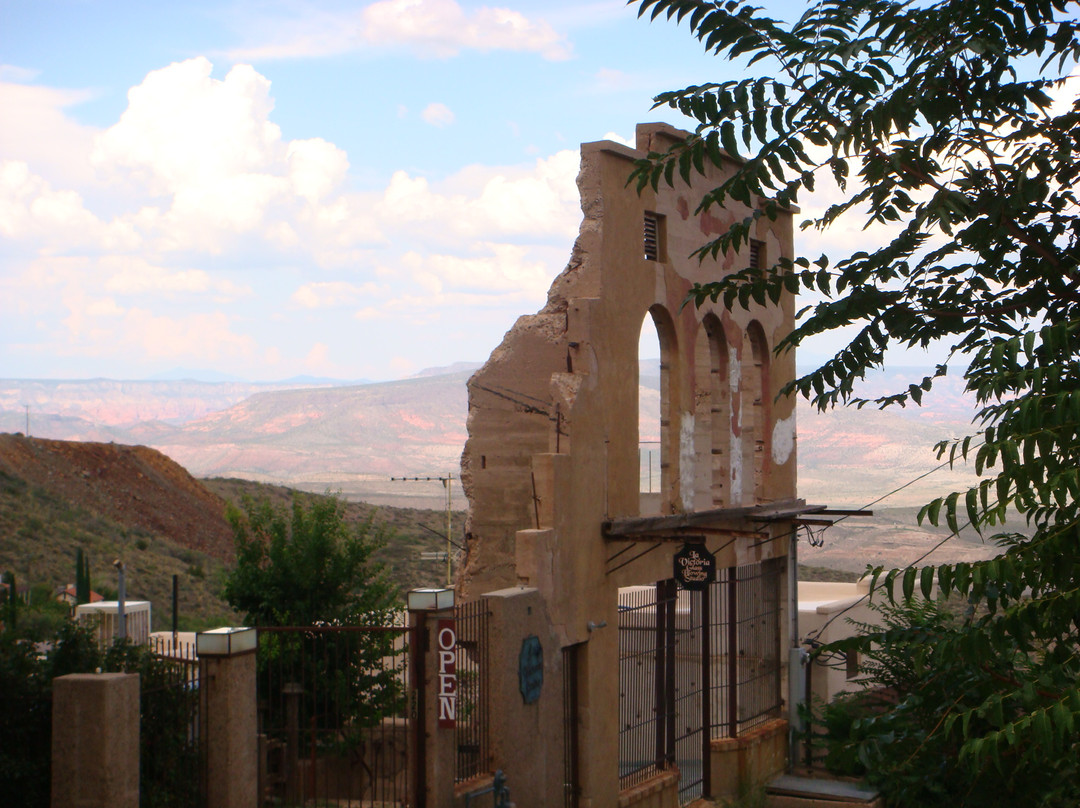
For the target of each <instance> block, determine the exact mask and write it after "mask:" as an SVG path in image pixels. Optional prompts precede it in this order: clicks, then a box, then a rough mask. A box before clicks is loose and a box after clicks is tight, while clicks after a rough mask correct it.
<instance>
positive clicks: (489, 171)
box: [378, 149, 581, 240]
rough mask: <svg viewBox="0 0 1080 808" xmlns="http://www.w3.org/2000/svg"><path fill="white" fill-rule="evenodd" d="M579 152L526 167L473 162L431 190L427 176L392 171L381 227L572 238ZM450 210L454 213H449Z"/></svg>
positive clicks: (576, 217) (381, 209) (472, 234)
mask: <svg viewBox="0 0 1080 808" xmlns="http://www.w3.org/2000/svg"><path fill="white" fill-rule="evenodd" d="M579 165H580V157H579V154H578V152H577V151H571V150H569V149H568V150H565V151H560V152H558V153H556V154H554V155H552V156H551V157H548V158H543V159H539V160H537V161H536V162H535V163H534V164H533V165H532V166H531V167H528V168H514V169H508V168H491V167H480V166H473V167H470V168H468V169H465V170H463V171H462V172H460V173H458V174H456V175H454V176H453V177H450V178H449V179H447V180H446V181H444V182H442V183H440V184H439V186H438V187H437V188H433V187H432V186H431V184H430V183H429V182H428V181H427V179H425V178H423V177H413V176H410V175H409V174H408V173H407V172H405V171H398V172H395V173H394V175H393V176H392V177H391V180H390V184H389V186H388V187H387V188H386V191H385V192H384V194H383V197H382V202H381V205H380V207H379V211H378V212H379V217H380V221H381V222H382V226H383V228H384V229H386V230H389V229H390V228H391V227H394V226H395V225H396V226H402V225H408V226H416V225H417V224H419V223H423V222H430V223H432V224H435V223H438V227H439V229H441V230H442V231H444V232H450V233H453V234H456V235H459V236H465V237H468V238H475V237H477V236H480V235H482V234H487V235H488V236H489V237H490V236H494V235H501V236H504V237H509V236H514V235H516V236H522V235H527V236H528V237H529V238H531V239H544V238H549V239H550V238H552V237H557V238H559V239H561V240H562V239H567V238H573V236H574V234H575V233H576V232H577V227H578V224H579V222H580V220H581V213H580V209H579V207H578V191H577V172H578V168H579ZM448 210H452V211H454V215H453V217H447V215H446V212H447V211H448Z"/></svg>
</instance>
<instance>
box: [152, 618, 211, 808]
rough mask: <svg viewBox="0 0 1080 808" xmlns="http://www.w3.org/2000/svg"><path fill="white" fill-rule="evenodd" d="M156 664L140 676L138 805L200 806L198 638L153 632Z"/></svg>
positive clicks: (202, 764)
mask: <svg viewBox="0 0 1080 808" xmlns="http://www.w3.org/2000/svg"><path fill="white" fill-rule="evenodd" d="M149 652H150V654H151V656H152V660H153V664H151V665H149V666H144V667H143V669H142V671H141V681H140V697H139V701H140V704H139V709H140V726H139V747H140V749H139V806H140V808H199V806H202V805H203V804H204V802H205V789H204V783H205V778H204V776H203V772H204V769H205V761H204V760H203V756H202V752H201V750H200V744H199V661H198V658H197V656H196V653H195V644H194V643H177V644H174V643H173V642H172V638H171V637H151V638H150V645H149Z"/></svg>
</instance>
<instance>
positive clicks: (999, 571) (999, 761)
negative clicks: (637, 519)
mask: <svg viewBox="0 0 1080 808" xmlns="http://www.w3.org/2000/svg"><path fill="white" fill-rule="evenodd" d="M636 5H638V7H639V13H641V14H648V15H651V16H652V17H653V18H656V17H661V16H667V17H668V18H671V19H674V20H677V21H680V22H685V23H687V24H689V26H690V28H691V30H692V31H693V33H694V35H695V36H696V37H697V38H698V39H699V40H700V41H701V42H702V43H704V45H705V47H706V48H707V49H708V50H710V51H712V52H713V53H715V54H716V55H718V56H721V57H725V58H729V59H731V60H739V59H745V60H746V61H747V62H748V63H749V65H750V66H754V67H755V69H759V68H760V66H762V65H765V64H767V65H768V67H767V68H766V69H765V70H764V71H763V72H762V74H761V75H758V76H752V77H749V78H745V79H734V80H730V81H723V82H718V83H710V84H702V85H699V86H694V87H688V88H686V89H684V90H680V91H675V92H670V93H664V94H663V95H661V96H659V97H658V98H657V104H658V105H669V106H671V107H673V108H675V109H678V110H680V111H682V112H683V113H685V114H686V115H687V116H689V117H690V118H691V119H693V120H694V122H695V124H696V128H695V131H694V133H693V135H692V136H691V137H690V138H689V139H688V140H687V141H686V142H684V143H680V144H678V145H676V146H674V147H672V149H671V150H670V151H668V152H666V153H662V154H653V155H650V156H649V158H648V159H647V160H643V161H642V162H640V163H639V164H638V166H637V168H636V170H635V174H634V177H633V178H632V179H634V180H636V182H637V183H638V186H639V187H641V188H644V187H646V186H647V185H649V184H650V183H651V184H652V185H654V186H656V185H658V184H659V183H660V182H673V181H674V179H675V177H676V176H678V175H682V176H683V177H689V176H690V175H691V174H692V173H695V172H703V171H704V170H705V168H706V166H710V165H715V166H721V167H722V169H723V170H722V173H721V176H722V178H723V179H722V181H721V183H720V185H718V186H717V187H716V188H714V189H712V190H711V191H710V192H708V193H707V194H706V195H705V197H704V199H703V200H702V202H701V205H700V207H699V208H698V211H697V212H699V213H700V212H702V211H706V210H708V209H710V208H712V207H714V206H722V205H724V204H725V203H726V202H727V201H728V200H735V201H741V202H744V203H746V204H747V205H749V206H750V207H751V208H752V209H754V213H753V214H752V215H750V216H748V217H747V218H746V219H745V220H744V221H738V222H735V223H734V224H733V225H732V227H731V228H730V229H729V230H728V231H727V232H725V233H723V234H721V235H720V236H719V237H718V238H716V239H715V240H713V241H711V242H709V243H708V244H705V245H704V246H702V247H701V249H700V250H699V251H698V253H697V254H698V255H699V256H701V257H702V258H703V259H706V258H713V257H716V256H718V255H721V254H723V255H732V254H733V253H735V252H737V251H739V250H740V247H742V246H744V245H745V244H746V243H747V241H748V239H750V238H757V237H759V232H760V231H759V227H763V225H764V224H765V223H764V222H763V219H768V218H774V217H776V216H777V215H778V214H779V212H780V211H781V210H784V209H787V208H789V207H790V206H792V205H794V204H796V203H798V202H799V201H800V196H805V194H806V192H808V191H813V190H814V187H815V184H816V182H817V180H818V179H819V178H821V177H822V176H824V177H827V178H829V179H830V180H831V181H832V182H833V183H834V185H835V191H834V192H833V196H832V198H831V200H830V203H829V204H828V206H827V207H825V208H824V209H823V210H822V212H820V213H819V214H818V215H817V216H816V217H815V218H813V219H811V220H810V221H808V222H806V223H804V225H803V226H804V227H810V228H815V229H820V230H827V229H829V228H830V227H834V226H836V225H838V224H856V225H863V226H865V225H882V226H885V227H888V228H891V231H890V234H889V237H888V239H887V243H884V244H883V245H882V246H881V247H880V248H877V249H867V248H865V241H860V242H858V243H857V244H852V245H851V248H850V251H848V250H844V249H843V247H840V248H838V249H840V250H841V254H840V255H833V256H830V255H821V256H819V257H817V258H816V259H813V260H811V259H810V258H808V257H804V256H796V257H795V258H794V259H789V258H780V259H779V260H775V261H773V262H772V265H771V266H769V267H766V268H764V269H760V268H757V267H745V268H742V269H737V270H736V271H734V272H732V273H730V274H728V275H725V276H723V277H718V278H716V280H715V281H712V282H708V283H704V284H702V285H700V286H698V287H697V288H695V289H694V290H693V291H692V292H691V295H690V299H691V300H697V301H704V300H707V299H711V300H714V301H715V300H723V301H724V302H725V303H726V304H727V305H729V306H747V305H749V304H750V302H751V301H754V302H757V303H764V302H765V301H768V300H772V301H774V302H775V301H778V300H779V299H780V298H781V296H783V295H784V294H789V293H796V292H799V291H807V292H810V293H812V294H814V295H815V296H817V298H818V300H819V301H820V302H816V303H814V304H813V305H810V306H807V307H806V308H804V309H803V310H802V311H801V312H800V314H799V318H798V321H797V324H796V327H795V329H794V330H793V331H792V333H791V334H789V335H788V336H786V337H784V338H783V339H782V340H781V341H780V344H779V345H778V350H779V351H783V350H787V349H789V348H793V347H795V346H798V345H800V344H801V343H803V342H804V341H805V340H807V339H809V338H811V337H814V336H817V335H820V334H824V333H827V332H830V331H834V330H836V329H841V328H843V329H847V333H848V334H849V335H851V336H850V339H848V341H847V343H846V344H845V345H844V346H843V347H842V348H840V350H838V351H837V352H836V354H835V355H834V356H833V358H832V359H830V360H829V361H827V362H826V363H825V364H824V365H822V366H821V367H820V368H818V369H816V370H814V371H812V372H810V373H808V374H806V375H804V376H802V377H801V378H799V379H796V380H794V381H793V382H792V383H791V384H789V385H788V386H787V387H786V389H785V391H784V392H785V393H799V394H802V395H804V396H806V397H807V398H809V399H810V400H811V401H812V402H813V403H814V404H815V405H817V406H818V407H821V408H826V407H830V406H833V405H837V404H854V405H856V406H863V405H866V404H873V405H876V406H880V407H885V406H890V405H896V404H899V405H906V404H907V403H914V404H919V403H920V401H921V400H922V398H923V396H924V395H930V394H931V391H932V389H933V386H934V382H935V379H937V378H940V377H941V376H944V375H946V374H947V373H949V372H950V368H952V369H953V370H954V371H955V370H956V369H957V368H961V369H962V370H961V372H962V374H963V377H964V379H965V381H966V386H967V390H968V391H970V392H971V394H972V395H973V397H974V398H975V400H976V402H977V414H976V416H975V421H974V423H975V426H974V428H973V430H972V434H971V435H970V436H967V437H964V438H961V439H958V440H956V441H955V442H947V443H944V444H941V445H939V447H938V450H939V452H940V453H941V455H942V456H945V457H948V458H949V459H950V460H959V459H962V458H963V459H968V460H970V461H972V462H973V464H974V467H975V471H976V473H978V474H979V475H980V477H981V479H980V480H979V482H978V484H977V485H975V486H973V487H972V488H971V489H970V490H967V491H958V492H953V493H950V494H947V495H945V496H943V497H941V498H939V499H936V500H934V501H933V502H932V503H930V504H929V505H928V506H927V507H926V508H925V509H924V510H923V511H922V513H921V514H920V517H921V518H925V519H929V520H930V521H931V522H933V523H935V524H937V523H938V521H939V520H941V521H944V522H946V523H947V524H948V525H949V527H950V528H951V529H952V530H953V531H956V530H957V529H958V528H959V527H960V522H961V520H962V519H964V518H965V517H966V519H967V520H968V521H970V523H971V524H972V525H973V526H974V527H975V528H976V529H978V530H980V531H982V532H985V533H991V534H992V533H994V531H995V528H996V529H997V530H1000V529H1001V528H1000V527H999V526H1000V525H1001V524H1002V522H1003V520H1004V517H1005V514H1006V511H1007V509H1009V508H1014V509H1015V510H1016V511H1018V512H1019V513H1020V514H1021V515H1023V516H1024V517H1025V518H1026V519H1027V520H1028V523H1029V527H1030V529H1031V535H1030V536H1023V535H1020V534H1006V535H999V536H997V537H996V539H997V541H998V542H999V545H1000V552H999V554H998V555H997V557H995V558H993V559H991V560H988V561H981V562H976V563H957V564H940V565H937V566H932V567H924V568H916V567H914V566H912V567H909V568H906V569H904V570H893V571H890V572H885V571H884V570H880V569H879V570H875V572H874V574H875V582H880V581H879V578H880V577H881V576H884V583H885V585H886V586H887V588H888V590H889V593H890V596H892V594H893V587H894V585H898V588H899V590H900V593H899V594H900V595H902V599H903V600H907V601H910V599H911V598H912V597H913V596H914V594H915V593H916V591H921V592H922V593H923V594H924V595H925V596H929V595H930V594H931V593H932V591H933V590H934V589H935V588H936V589H937V590H938V591H939V592H940V593H942V594H945V595H949V594H954V593H955V594H958V595H960V596H961V597H963V598H966V599H968V600H969V601H971V602H972V604H973V605H975V606H978V607H979V609H978V611H977V612H975V614H976V615H977V616H973V617H972V619H970V620H967V621H963V622H961V623H960V624H959V625H957V626H956V627H955V628H952V629H950V630H947V631H940V632H939V633H935V634H934V635H933V643H934V646H935V647H934V649H933V656H932V658H927V659H926V662H927V664H928V665H931V667H929V668H928V669H927V674H926V678H925V680H923V681H922V682H921V686H920V687H919V688H918V689H917V690H915V691H912V692H910V693H907V694H906V695H905V696H904V698H903V700H902V701H901V702H900V703H899V704H898V705H897V708H896V710H895V711H894V712H895V713H896V715H897V716H899V718H896V719H889V720H895V721H899V720H901V719H902V718H904V717H912V718H911V720H912V724H911V727H912V728H914V727H916V726H921V727H922V728H923V729H922V731H924V732H925V733H926V737H925V738H923V739H919V740H918V741H917V742H915V743H914V745H913V746H908V747H905V746H904V745H903V744H899V743H895V742H893V743H889V744H884V745H882V747H881V756H880V758H877V759H876V760H875V762H874V765H875V766H877V767H879V768H880V769H881V770H884V771H902V770H904V766H905V765H906V761H907V759H908V757H910V756H911V754H913V753H915V752H916V751H918V753H919V754H920V755H921V753H922V752H921V750H924V749H927V748H937V749H939V750H943V753H944V754H948V755H950V756H951V761H950V762H946V761H942V760H934V759H929V760H928V763H937V764H938V765H928V766H927V768H926V769H925V770H924V771H923V772H922V773H921V776H922V778H923V779H924V780H925V781H926V782H925V783H924V784H923V786H922V787H923V794H924V796H923V797H922V799H923V801H922V802H921V803H906V804H922V805H941V804H946V803H949V802H952V803H955V802H956V800H957V796H956V795H955V793H954V791H953V788H954V786H953V784H952V782H951V781H950V779H949V778H952V777H953V776H954V773H960V775H962V776H960V781H961V782H964V783H966V784H967V787H968V791H967V792H966V795H967V796H963V795H961V796H962V797H963V799H962V803H965V804H966V803H967V802H969V801H970V802H971V804H977V803H976V802H975V800H974V795H976V794H978V795H979V799H980V800H982V804H985V805H990V806H993V805H1010V806H1011V805H1014V804H1016V799H1017V795H1019V794H1023V795H1024V796H1023V802H1024V804H1025V805H1031V806H1043V805H1045V806H1050V805H1077V804H1080V778H1077V763H1076V762H1077V760H1078V759H1080V732H1078V729H1080V688H1078V684H1077V682H1078V678H1080V653H1078V648H1080V585H1078V582H1080V199H1078V197H1077V194H1076V191H1075V188H1076V185H1077V181H1078V180H1080V103H1078V102H1077V99H1076V96H1075V85H1070V84H1069V83H1067V82H1066V78H1067V77H1068V76H1069V75H1070V74H1071V73H1072V72H1073V71H1074V70H1075V69H1076V66H1077V63H1078V62H1080V36H1078V34H1080V23H1078V21H1077V20H1076V18H1075V10H1076V9H1075V4H1074V3H1071V2H1068V1H1067V0H930V1H929V2H921V3H909V2H902V1H901V0H818V2H814V3H812V4H810V5H808V6H807V7H806V9H805V11H804V12H803V14H802V16H801V17H799V19H798V20H796V21H795V22H793V23H791V24H788V23H785V22H782V21H778V20H776V19H773V18H771V17H770V16H768V15H767V13H765V11H764V10H762V9H760V8H757V7H755V6H752V5H750V4H749V3H747V2H743V1H742V0H730V1H727V2H712V0H636ZM761 198H765V199H766V200H767V201H765V202H764V203H762V204H760V205H759V204H758V201H757V200H759V199H761ZM739 254H740V255H743V256H745V255H746V254H747V251H745V250H743V251H741V252H739ZM774 258H775V256H774ZM937 343H944V346H945V347H946V348H947V349H948V352H949V353H948V355H949V359H948V360H947V361H944V362H942V363H941V364H940V365H938V366H937V368H936V370H935V371H934V372H933V373H932V374H930V375H928V376H927V377H926V378H924V379H923V380H922V381H921V383H919V384H913V385H910V386H909V387H908V388H907V389H905V390H899V391H897V392H896V393H895V394H893V395H889V396H885V397H882V398H880V399H876V400H873V401H868V400H866V399H865V398H862V397H860V395H859V382H860V380H861V379H863V378H864V376H865V374H866V372H867V371H868V370H870V369H873V368H877V367H880V366H882V365H883V364H884V362H885V358H886V350H887V349H888V348H889V347H891V346H897V345H899V346H905V347H925V346H928V345H931V344H937ZM920 631H921V629H919V628H918V627H910V628H902V627H898V628H895V629H892V630H890V631H886V632H885V633H883V634H879V635H868V636H865V637H862V638H861V639H859V640H858V641H857V643H856V644H858V645H859V647H860V648H861V649H863V650H864V651H866V650H869V649H871V648H873V647H874V645H875V644H877V645H879V646H889V645H896V646H897V647H898V648H899V649H900V650H901V651H902V652H914V651H915V650H916V648H917V647H918V637H919V636H920ZM901 656H902V654H901V653H896V654H893V657H892V658H893V660H894V661H898V660H899V659H900V658H901ZM922 715H934V716H936V720H935V721H934V722H933V723H932V724H929V725H926V724H922V723H921V719H920V718H919V716H922ZM883 720H885V719H883ZM879 724H880V722H879ZM913 731H914V730H913ZM882 737H885V738H888V737H889V735H888V733H886V734H885V735H884V736H882ZM905 737H906V736H905ZM894 804H901V803H899V802H896V799H894Z"/></svg>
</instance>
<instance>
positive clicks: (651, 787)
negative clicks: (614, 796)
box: [619, 769, 679, 808]
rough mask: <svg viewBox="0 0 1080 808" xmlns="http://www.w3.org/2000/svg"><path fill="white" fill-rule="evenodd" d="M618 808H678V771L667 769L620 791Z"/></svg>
mask: <svg viewBox="0 0 1080 808" xmlns="http://www.w3.org/2000/svg"><path fill="white" fill-rule="evenodd" d="M619 808H679V770H678V769H669V770H667V771H664V772H661V773H660V774H657V775H656V776H654V777H650V778H649V779H648V780H646V781H645V782H644V783H639V784H638V785H636V786H634V787H633V788H627V789H625V790H623V791H620V792H619Z"/></svg>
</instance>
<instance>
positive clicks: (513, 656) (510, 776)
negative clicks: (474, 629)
mask: <svg viewBox="0 0 1080 808" xmlns="http://www.w3.org/2000/svg"><path fill="white" fill-rule="evenodd" d="M484 597H485V598H487V603H488V606H489V608H490V610H491V618H490V620H491V622H490V623H489V624H488V632H489V633H488V639H489V642H490V645H489V648H488V660H489V661H490V664H491V675H490V678H489V681H490V682H491V690H490V693H489V695H488V698H489V699H490V702H489V703H490V707H489V709H490V712H489V716H490V720H491V744H492V753H493V755H494V758H495V768H496V769H501V770H502V771H503V773H504V774H505V775H506V785H507V787H508V788H509V789H510V800H511V801H512V802H513V803H514V804H515V805H517V806H518V808H544V806H550V805H561V804H562V803H563V740H564V739H563V703H562V649H561V648H560V647H559V644H558V641H557V640H556V638H555V637H554V635H553V634H552V633H551V628H550V620H549V619H548V617H547V614H546V610H545V606H544V601H543V598H542V597H541V596H540V593H539V592H538V591H537V590H536V589H532V588H529V587H513V588H510V589H500V590H498V591H496V592H488V593H486V594H485V595H484ZM588 754H589V753H588V751H587V752H586V756H587V755H588Z"/></svg>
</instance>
